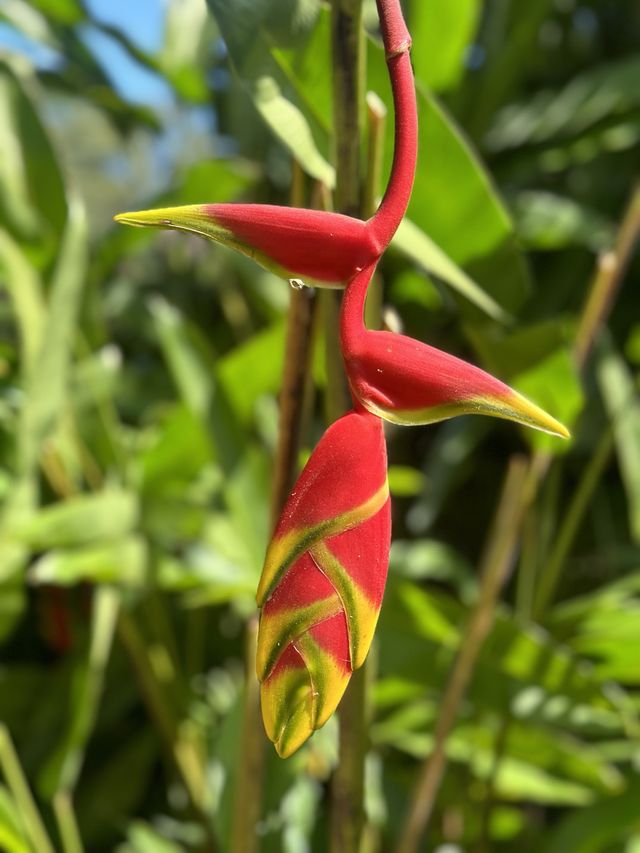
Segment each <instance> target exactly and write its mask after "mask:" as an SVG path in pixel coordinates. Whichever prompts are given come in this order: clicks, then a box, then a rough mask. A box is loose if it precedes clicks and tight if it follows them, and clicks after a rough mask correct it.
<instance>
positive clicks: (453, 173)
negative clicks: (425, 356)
mask: <svg viewBox="0 0 640 853" xmlns="http://www.w3.org/2000/svg"><path fill="white" fill-rule="evenodd" d="M418 106H419V110H420V148H419V156H418V169H417V172H416V183H415V189H414V192H413V196H412V199H411V202H410V204H409V210H408V215H409V217H410V219H411V220H412V221H413V222H415V223H417V224H418V225H419V226H420V228H421V229H422V230H423V231H425V232H426V233H427V234H428V235H429V237H430V238H431V239H432V240H433V241H434V242H435V243H436V244H437V245H438V246H439V248H440V249H442V250H443V251H444V252H445V253H446V255H447V256H448V257H449V258H451V260H452V261H454V262H455V263H456V264H457V265H458V266H461V267H464V268H465V269H466V270H467V272H468V273H469V275H470V276H471V277H472V279H473V280H474V281H475V282H477V283H478V284H479V285H480V287H482V288H483V289H484V290H485V291H486V292H487V294H488V296H489V297H490V298H491V299H492V300H494V301H495V302H497V303H498V304H499V305H500V306H501V307H502V308H503V310H504V311H506V312H507V313H515V312H517V310H518V309H519V308H520V306H521V305H522V303H523V301H524V299H525V297H526V295H527V294H528V291H529V273H528V269H527V267H526V264H525V261H524V258H523V256H522V254H521V252H520V249H519V248H518V246H517V244H516V241H515V235H514V227H513V223H512V222H511V219H510V217H509V214H508V212H507V210H506V208H505V206H504V204H503V202H502V200H501V199H500V197H499V195H498V192H497V190H496V188H495V187H494V185H493V184H492V181H491V178H490V176H489V174H488V173H487V171H486V169H485V167H484V165H483V164H482V163H481V161H480V159H479V157H478V155H477V154H476V153H475V152H474V151H473V149H472V148H471V145H470V143H469V142H468V141H467V140H466V139H465V137H464V135H463V133H462V131H461V130H460V129H459V128H458V127H456V125H455V123H454V121H453V119H452V118H451V116H449V115H448V114H447V113H446V111H445V110H444V108H443V107H442V106H441V105H440V104H438V102H437V101H436V100H435V99H434V98H433V96H431V95H429V94H428V93H427V92H426V91H425V90H422V89H419V90H418ZM387 149H388V150H389V151H390V150H391V144H390V140H389V142H388V143H387Z"/></svg>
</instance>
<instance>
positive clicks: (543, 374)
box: [514, 348, 584, 453]
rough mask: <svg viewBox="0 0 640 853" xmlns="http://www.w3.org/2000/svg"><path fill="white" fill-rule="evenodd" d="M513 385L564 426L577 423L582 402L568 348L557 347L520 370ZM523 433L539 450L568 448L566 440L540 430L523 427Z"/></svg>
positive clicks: (571, 425) (563, 450)
mask: <svg viewBox="0 0 640 853" xmlns="http://www.w3.org/2000/svg"><path fill="white" fill-rule="evenodd" d="M514 386H515V387H516V388H517V390H518V391H520V392H521V393H523V394H524V395H525V396H526V397H529V398H531V399H532V400H535V402H536V403H537V404H538V405H539V406H542V408H543V409H544V410H545V411H547V412H549V413H550V414H552V415H553V416H554V417H555V418H557V419H558V420H559V421H560V422H561V423H563V424H564V425H565V426H566V427H567V428H568V429H571V428H572V427H573V426H574V424H575V423H576V422H577V420H578V416H579V415H580V412H581V411H582V407H583V405H584V395H583V393H582V387H581V384H580V379H579V377H578V371H577V369H576V366H575V362H574V359H573V355H572V353H571V351H570V350H568V349H566V348H565V349H559V350H557V351H556V352H555V353H553V354H552V355H550V356H549V357H548V358H546V359H544V361H541V362H539V363H538V364H536V366H535V367H532V368H531V369H530V370H527V371H526V372H525V373H521V374H520V375H519V376H518V377H517V378H516V380H515V382H514ZM526 436H527V440H528V441H529V442H530V443H531V445H532V446H533V447H535V448H538V449H540V450H545V451H547V452H550V453H563V452H566V451H567V450H568V449H569V445H568V443H566V442H560V441H557V440H555V439H554V438H553V436H549V435H546V434H544V433H534V431H533V430H527V431H526Z"/></svg>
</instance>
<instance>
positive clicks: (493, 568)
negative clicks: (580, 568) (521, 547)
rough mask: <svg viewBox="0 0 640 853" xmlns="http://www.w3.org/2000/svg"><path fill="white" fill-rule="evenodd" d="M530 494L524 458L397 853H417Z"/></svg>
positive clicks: (488, 553)
mask: <svg viewBox="0 0 640 853" xmlns="http://www.w3.org/2000/svg"><path fill="white" fill-rule="evenodd" d="M523 495H529V496H530V495H531V478H530V471H529V467H528V465H527V462H526V460H525V459H524V458H523V457H514V458H513V459H512V460H511V462H510V464H509V469H508V472H507V477H506V479H505V483H504V487H503V490H502V496H501V498H500V503H499V504H498V509H497V511H496V516H495V520H494V523H493V526H492V529H491V532H490V534H489V539H488V542H487V545H486V548H485V553H484V556H483V559H482V562H481V571H480V578H481V579H480V592H479V596H478V602H477V604H476V605H475V607H474V609H473V611H472V613H471V616H470V618H469V622H468V624H467V627H466V630H465V632H464V635H463V637H462V641H461V644H460V648H459V650H458V654H457V655H456V659H455V662H454V665H453V669H452V671H451V675H450V677H449V681H448V682H447V686H446V689H445V692H444V696H443V698H442V702H441V704H440V711H439V714H438V719H437V722H436V729H435V733H434V747H433V750H432V752H431V755H430V756H429V757H428V758H427V759H426V761H425V762H424V764H423V766H422V770H421V772H420V774H419V777H418V783H417V785H416V788H415V790H414V793H413V797H412V801H411V806H410V809H409V817H408V820H407V823H406V825H405V828H404V831H403V834H402V836H401V838H400V843H399V845H398V847H397V853H416V851H418V850H421V849H424V847H421V846H420V843H421V838H422V836H423V834H424V832H425V831H426V829H427V827H428V825H429V820H430V818H431V815H432V813H433V808H434V805H435V800H436V795H437V793H438V789H439V787H440V782H441V780H442V776H443V774H444V770H445V767H446V760H447V759H446V752H445V746H446V741H447V738H448V736H449V734H450V732H451V730H452V728H453V726H454V725H455V721H456V718H457V716H458V711H459V708H460V704H461V702H462V700H463V699H464V696H465V693H466V691H467V687H468V685H469V681H470V680H471V676H472V675H473V670H474V667H475V664H476V661H477V659H478V656H479V654H480V651H481V649H482V646H483V644H484V641H485V639H486V638H487V635H488V634H489V632H490V630H491V628H492V626H493V622H494V618H495V610H496V605H497V602H498V598H499V596H500V592H501V591H502V588H503V586H504V584H505V581H506V580H507V577H508V574H509V571H510V569H511V567H512V565H513V561H514V559H515V554H516V548H517V544H518V538H519V530H520V524H521V522H522V518H523V516H524V513H525V511H526V507H527V505H528V500H523V498H522V496H523Z"/></svg>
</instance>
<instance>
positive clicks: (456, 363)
mask: <svg viewBox="0 0 640 853" xmlns="http://www.w3.org/2000/svg"><path fill="white" fill-rule="evenodd" d="M372 274H373V269H372V268H369V269H368V270H367V269H365V270H363V271H362V272H361V273H358V274H357V275H356V276H355V277H354V278H353V280H352V281H351V282H350V283H349V284H348V286H347V291H346V293H345V298H344V302H343V306H342V317H341V327H342V328H341V333H342V350H343V354H344V359H345V365H346V370H347V376H348V378H349V385H350V387H351V391H352V393H353V395H354V397H355V398H356V399H357V400H358V401H359V402H360V403H361V404H362V405H363V406H364V407H365V408H366V409H367V410H368V411H370V412H372V413H373V414H375V415H378V417H381V418H384V419H385V420H387V421H391V422H393V423H397V424H407V425H414V424H428V423H434V422H435V421H441V420H445V419H446V418H451V417H454V416H455V415H468V414H476V415H491V416H493V417H497V418H505V419H507V420H511V421H516V423H520V424H524V425H525V426H529V427H533V428H534V429H539V430H542V431H543V432H548V433H551V434H552V435H557V436H560V437H562V438H568V437H569V432H568V430H567V429H566V427H564V426H563V425H562V424H561V423H559V422H558V421H557V420H556V419H555V418H553V417H551V415H549V414H547V413H546V412H545V411H543V410H542V409H541V408H539V407H538V406H536V404H535V403H532V402H531V401H530V400H527V399H526V397H523V396H522V394H519V393H518V392H517V391H514V390H513V389H512V388H509V386H508V385H505V384H504V383H503V382H501V381H500V380H499V379H495V378H494V377H493V376H491V375H490V374H488V373H485V371H484V370H481V369H480V368H479V367H474V366H473V365H472V364H468V363H467V362H466V361H463V360H462V359H460V358H456V357H455V356H453V355H449V354H448V353H446V352H442V350H439V349H436V348H435V347H431V346H428V345H427V344H424V343H421V342H420V341H416V340H414V339H413V338H409V337H406V336H405V335H399V334H394V333H393V332H377V331H371V330H369V329H366V328H365V326H364V322H363V309H364V300H365V297H366V291H367V287H368V284H369V281H370V280H371V276H372Z"/></svg>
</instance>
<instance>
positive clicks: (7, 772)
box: [0, 723, 54, 853]
mask: <svg viewBox="0 0 640 853" xmlns="http://www.w3.org/2000/svg"><path fill="white" fill-rule="evenodd" d="M0 769H1V770H2V775H3V776H4V778H5V781H6V783H7V786H8V788H9V790H10V791H11V794H12V796H13V799H14V800H15V803H16V806H17V807H18V810H19V812H20V814H21V816H22V819H23V822H24V827H25V830H26V832H27V834H28V836H29V839H30V841H31V843H32V844H33V847H34V850H37V851H38V853H54V848H53V845H52V843H51V841H50V839H49V836H48V835H47V830H46V829H45V826H44V823H43V821H42V818H41V817H40V813H39V812H38V807H37V806H36V803H35V800H34V799H33V795H32V793H31V789H30V788H29V783H28V782H27V779H26V776H25V775H24V771H23V769H22V767H21V766H20V760H19V758H18V754H17V752H16V750H15V747H14V745H13V741H12V740H11V736H10V734H9V730H8V729H7V727H6V726H5V725H4V724H3V723H0Z"/></svg>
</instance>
